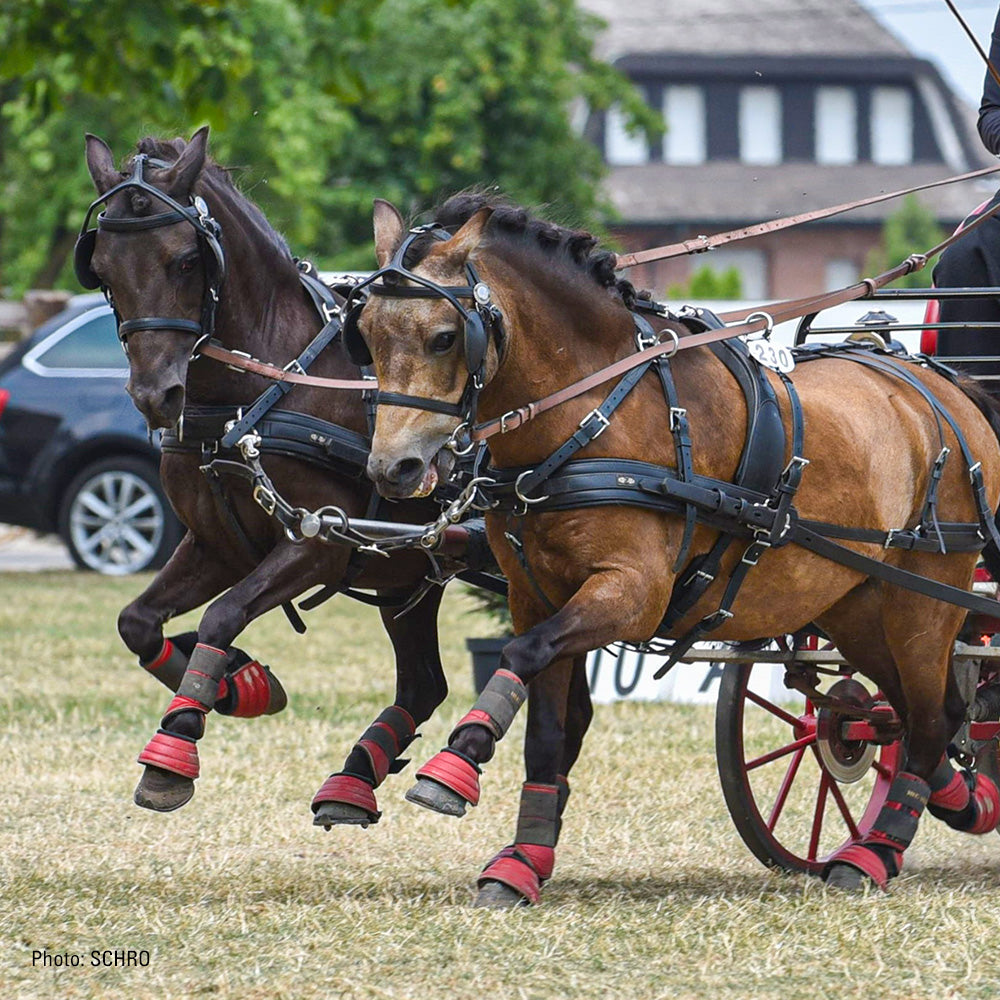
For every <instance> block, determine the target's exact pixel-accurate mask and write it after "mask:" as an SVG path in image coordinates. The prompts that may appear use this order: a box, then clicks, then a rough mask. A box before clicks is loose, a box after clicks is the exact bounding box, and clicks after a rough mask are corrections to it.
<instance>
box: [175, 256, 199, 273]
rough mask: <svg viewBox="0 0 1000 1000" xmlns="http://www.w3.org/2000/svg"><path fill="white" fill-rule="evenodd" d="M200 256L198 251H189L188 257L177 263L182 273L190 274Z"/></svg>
mask: <svg viewBox="0 0 1000 1000" xmlns="http://www.w3.org/2000/svg"><path fill="white" fill-rule="evenodd" d="M199 260H200V257H199V255H198V254H197V253H189V254H188V255H187V256H186V257H182V258H181V262H180V264H178V265H177V267H178V270H179V271H180V272H181V274H190V273H191V272H192V271H193V270H194V269H195V268H196V267H197V266H198V261H199Z"/></svg>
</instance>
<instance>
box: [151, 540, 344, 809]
mask: <svg viewBox="0 0 1000 1000" xmlns="http://www.w3.org/2000/svg"><path fill="white" fill-rule="evenodd" d="M347 558H348V553H347V550H346V549H341V548H339V547H338V548H333V547H325V548H323V549H322V550H317V548H316V546H314V545H303V546H296V545H292V544H291V543H288V542H282V543H279V544H278V545H277V546H275V548H273V549H272V550H271V551H270V552H269V553H268V554H267V556H265V558H264V559H263V560H262V561H261V562H260V564H259V565H258V566H257V567H256V568H255V569H254V570H253V572H252V573H250V574H249V575H247V576H246V577H244V578H243V579H242V580H240V581H239V582H238V583H237V584H236V585H235V586H233V587H232V588H230V590H229V591H228V592H226V593H225V594H223V595H222V596H221V597H219V598H218V599H217V600H215V601H213V602H212V604H210V605H209V606H208V608H207V609H206V610H205V613H204V615H203V616H202V619H201V621H200V622H199V625H198V633H197V639H198V641H197V643H196V644H195V646H194V648H193V650H192V652H191V656H190V658H189V659H188V661H187V663H186V666H185V670H184V673H183V676H182V678H181V681H180V684H179V686H178V688H177V693H176V695H175V697H174V698H173V700H172V701H171V702H170V705H169V706H168V708H167V711H166V713H165V715H164V716H163V718H162V720H161V722H160V728H159V729H158V730H157V732H156V734H155V735H154V736H153V738H152V739H151V740H150V741H149V743H148V744H147V745H146V748H145V749H144V750H143V752H142V753H141V754H140V755H139V763H140V764H144V765H145V770H144V771H143V774H142V777H141V778H140V779H139V784H138V785H137V786H136V790H135V795H134V799H135V802H136V804H137V805H140V806H142V807H143V808H146V809H153V810H155V811H157V812H170V811H172V810H174V809H179V808H180V807H181V806H183V805H184V804H185V803H187V802H188V801H190V799H191V797H192V796H193V795H194V782H195V779H196V778H197V777H198V774H199V771H200V763H199V758H198V747H197V743H198V741H199V740H200V739H201V738H202V736H204V733H205V720H206V716H207V714H208V712H210V711H211V710H212V709H213V708H216V709H218V710H219V711H220V712H221V713H222V714H229V715H244V716H250V715H263V714H273V713H275V712H277V711H280V709H281V708H283V707H284V705H285V701H286V698H285V693H284V691H283V690H282V688H281V685H280V684H279V683H278V682H277V679H276V678H275V677H274V676H273V674H271V672H270V670H269V669H268V668H267V667H265V666H262V665H261V664H259V663H258V662H257V661H256V660H252V659H250V658H249V657H247V656H246V654H242V653H241V651H240V650H236V649H233V648H232V647H231V646H230V644H231V643H232V641H233V640H234V639H235V638H236V636H238V635H239V634H240V633H241V632H242V631H243V630H244V629H245V628H246V627H247V625H249V624H250V622H252V621H253V620H254V619H255V618H258V617H260V615H262V614H264V613H265V612H267V611H271V610H272V609H274V608H276V607H279V606H280V605H281V604H284V603H285V602H286V601H289V600H292V599H293V598H295V597H298V596H299V595H300V594H302V593H303V592H305V591H306V590H308V589H309V588H311V587H314V586H316V585H317V584H319V583H323V582H325V581H327V580H338V579H340V578H341V577H342V576H343V572H344V568H345V566H346V563H347Z"/></svg>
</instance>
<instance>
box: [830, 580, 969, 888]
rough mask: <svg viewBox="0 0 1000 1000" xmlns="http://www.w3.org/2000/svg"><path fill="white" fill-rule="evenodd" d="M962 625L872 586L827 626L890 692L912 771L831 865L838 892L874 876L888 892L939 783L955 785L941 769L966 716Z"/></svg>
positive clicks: (930, 605)
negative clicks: (960, 663)
mask: <svg viewBox="0 0 1000 1000" xmlns="http://www.w3.org/2000/svg"><path fill="white" fill-rule="evenodd" d="M961 619H962V614H961V612H960V611H958V610H957V609H953V608H949V607H947V606H942V605H941V604H940V603H939V602H932V601H930V600H929V599H927V598H921V597H915V596H914V595H912V594H907V593H901V592H900V591H899V590H898V589H896V588H891V587H884V586H881V585H878V584H875V583H873V582H868V583H866V584H863V585H862V586H861V587H859V588H856V589H855V591H852V592H851V594H849V595H848V596H847V597H846V598H845V599H844V600H843V601H841V602H839V603H838V605H836V606H835V607H834V608H833V609H831V611H830V612H828V613H827V614H826V615H824V616H823V618H822V619H821V620H820V624H821V625H822V626H823V627H824V628H825V629H826V630H827V631H828V632H829V634H830V635H831V637H832V638H833V640H834V641H835V642H836V644H837V646H838V648H839V649H840V650H841V652H842V653H843V654H844V656H845V657H846V658H847V660H848V662H849V663H851V664H852V666H855V667H856V668H857V669H858V670H860V671H861V672H862V673H864V674H865V675H866V676H869V677H871V678H872V679H873V680H875V681H876V682H877V683H878V684H879V685H880V686H881V687H882V689H883V691H884V693H885V694H886V696H887V697H888V698H889V701H890V703H891V704H892V706H893V708H895V710H896V711H897V713H898V714H899V716H900V718H901V719H902V721H903V724H904V728H905V731H906V746H907V760H906V764H905V770H902V771H900V772H899V773H898V774H897V775H896V777H895V778H894V779H893V782H892V785H891V786H890V788H889V791H888V794H887V796H886V800H885V803H884V804H883V806H882V809H881V810H880V812H879V814H878V816H877V817H876V818H875V821H874V823H873V824H872V827H871V828H870V829H869V831H868V832H867V833H866V834H865V836H864V838H863V839H862V840H861V842H860V843H856V844H851V845H848V846H846V847H844V848H842V849H841V850H840V851H838V852H837V854H835V855H834V857H833V858H831V860H830V862H829V864H828V865H827V868H826V870H825V871H824V876H823V877H824V879H825V881H826V882H827V883H828V884H829V885H831V886H833V887H836V888H843V889H851V890H853V889H858V888H860V887H861V885H862V884H863V882H864V879H865V878H866V877H867V878H868V879H870V880H871V881H873V882H874V883H875V884H876V885H878V886H879V887H880V888H883V889H884V888H886V886H887V884H888V881H889V880H890V879H891V878H893V877H895V876H896V875H898V874H899V872H900V870H901V868H902V864H903V856H904V853H905V851H906V849H907V848H908V847H909V845H910V843H911V842H912V840H913V837H914V836H915V834H916V831H917V827H918V824H919V820H920V817H921V815H922V814H923V812H924V809H925V807H926V806H927V803H928V800H929V799H930V798H931V797H932V793H933V791H934V786H933V784H932V782H933V783H934V784H937V785H939V786H942V787H943V785H947V784H948V783H949V779H948V778H946V777H945V776H944V774H943V772H942V771H941V769H940V767H939V765H940V763H941V761H942V758H943V756H944V753H945V750H946V748H947V745H948V742H949V740H950V739H951V737H952V735H953V734H954V732H955V730H956V729H957V728H958V726H959V724H960V723H961V721H962V716H963V714H964V703H963V702H962V699H961V696H960V694H959V692H958V687H957V684H956V682H955V679H954V676H953V674H952V671H951V651H952V646H953V642H954V637H955V635H956V634H957V632H958V627H959V624H960V622H961ZM946 763H947V762H946ZM949 767H950V765H949ZM952 791H953V790H952Z"/></svg>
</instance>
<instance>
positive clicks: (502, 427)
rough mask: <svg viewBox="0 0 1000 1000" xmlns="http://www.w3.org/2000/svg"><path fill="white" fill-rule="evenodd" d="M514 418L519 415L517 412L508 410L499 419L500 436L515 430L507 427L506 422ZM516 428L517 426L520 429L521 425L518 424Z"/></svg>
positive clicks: (515, 428)
mask: <svg viewBox="0 0 1000 1000" xmlns="http://www.w3.org/2000/svg"><path fill="white" fill-rule="evenodd" d="M516 416H519V414H518V412H517V410H508V411H507V412H506V413H505V414H504V415H503V416H502V417H501V418H500V433H501V434H506V433H507V431H514V430H517V427H508V426H507V421H508V420H513V419H514V417H516ZM517 426H518V427H520V426H521V425H520V424H518V425H517Z"/></svg>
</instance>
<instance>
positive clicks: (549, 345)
mask: <svg viewBox="0 0 1000 1000" xmlns="http://www.w3.org/2000/svg"><path fill="white" fill-rule="evenodd" d="M479 263H480V262H478V261H477V264H479ZM481 270H482V273H483V276H484V280H485V281H486V282H487V283H488V284H489V285H490V287H491V288H492V289H493V292H494V297H495V298H496V299H497V300H498V302H499V303H500V306H501V309H502V311H503V314H504V322H505V328H506V338H507V343H506V350H505V355H504V358H503V360H502V361H501V363H500V366H499V368H498V370H497V372H496V374H495V375H494V376H493V378H492V379H490V381H489V382H488V384H487V385H486V387H485V388H484V389H483V392H482V394H481V396H480V403H479V413H478V415H477V419H478V420H480V421H485V420H492V419H494V418H496V417H498V416H500V415H501V414H503V413H506V412H507V411H508V410H512V409H516V408H517V407H519V406H523V405H525V404H526V403H529V402H532V401H534V400H537V399H540V398H541V397H543V396H547V395H549V394H550V393H553V392H556V391H558V390H559V389H562V388H565V387H566V386H568V385H571V384H572V383H574V382H576V381H578V380H579V379H582V378H584V377H585V376H587V375H590V374H591V373H593V372H595V371H597V370H598V369H599V368H603V367H604V366H606V365H609V364H611V363H612V362H614V361H617V360H618V359H619V358H623V357H625V356H626V355H627V354H629V353H630V352H631V351H633V350H634V349H635V342H634V330H635V327H634V324H633V320H632V316H631V313H629V311H628V309H627V308H626V307H625V305H624V303H623V302H622V301H621V299H620V298H619V297H618V296H617V293H615V292H614V291H613V290H612V289H609V288H605V287H602V286H600V285H598V284H597V283H596V282H594V281H593V280H592V279H591V278H590V277H589V276H588V275H586V274H584V273H577V272H575V271H573V270H570V269H569V268H568V267H562V266H558V265H557V264H555V265H554V263H553V262H552V261H551V260H550V259H548V258H547V257H546V256H545V255H544V254H542V253H534V252H532V254H531V256H530V257H529V258H528V259H527V261H525V259H524V255H523V253H522V257H521V260H520V262H519V263H515V261H514V259H513V257H512V256H508V255H504V256H502V257H499V258H491V260H490V262H489V263H487V262H486V261H483V262H482V264H481ZM610 389H611V386H610V385H608V386H601V387H599V388H598V389H597V390H596V394H597V395H599V396H600V399H603V398H604V396H605V395H606V394H607V393H608V392H609V391H610ZM590 395H593V394H590ZM590 395H588V396H586V397H584V398H586V399H588V400H589V399H590ZM599 401H600V400H598V402H599ZM591 405H597V404H596V403H592V404H591ZM563 409H564V408H563V407H557V408H556V409H555V410H553V411H551V414H560V411H562V410H563ZM546 417H549V419H546ZM564 422H565V421H564V420H562V419H560V418H559V417H558V416H557V417H555V418H552V417H550V416H549V415H546V416H543V417H540V418H539V419H538V421H537V422H533V424H532V427H533V428H534V430H533V431H532V435H533V441H532V451H536V450H537V451H538V452H539V454H540V455H541V454H545V453H547V451H548V450H549V448H550V446H554V444H553V442H555V438H556V437H558V436H559V435H560V434H561V433H562V430H563V428H562V424H563V423H564ZM515 437H518V438H523V435H515ZM550 438H551V439H552V440H551V441H550ZM555 443H556V444H557V443H558V442H555ZM515 447H516V449H517V459H521V458H523V457H524V452H523V447H524V442H523V440H521V441H518V442H517V443H516V445H515ZM490 448H491V450H492V451H493V453H494V458H495V459H497V460H498V463H499V464H503V465H505V464H508V461H509V460H508V456H507V452H508V451H509V450H510V449H509V448H508V442H507V439H505V438H504V437H503V435H498V436H496V437H494V438H493V439H492V440H491V442H490ZM512 459H513V455H511V460H512Z"/></svg>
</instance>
